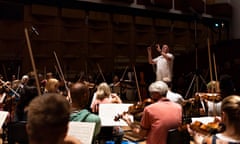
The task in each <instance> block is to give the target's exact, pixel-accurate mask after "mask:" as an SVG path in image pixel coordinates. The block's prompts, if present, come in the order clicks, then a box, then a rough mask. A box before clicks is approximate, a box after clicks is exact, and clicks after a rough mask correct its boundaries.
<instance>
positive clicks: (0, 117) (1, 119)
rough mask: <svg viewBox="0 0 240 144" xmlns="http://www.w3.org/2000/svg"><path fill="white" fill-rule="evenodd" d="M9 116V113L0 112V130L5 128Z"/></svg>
mask: <svg viewBox="0 0 240 144" xmlns="http://www.w3.org/2000/svg"><path fill="white" fill-rule="evenodd" d="M7 115H8V112H7V111H0V128H1V127H2V126H3V123H4V122H5V120H6V118H7Z"/></svg>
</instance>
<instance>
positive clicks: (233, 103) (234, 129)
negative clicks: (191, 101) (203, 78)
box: [188, 95, 240, 144]
mask: <svg viewBox="0 0 240 144" xmlns="http://www.w3.org/2000/svg"><path fill="white" fill-rule="evenodd" d="M239 121H240V96H238V95H231V96H228V97H226V98H224V99H223V101H222V105H221V122H222V123H223V124H224V125H225V130H224V131H223V132H220V133H217V134H214V135H210V136H209V135H208V136H206V135H204V134H202V133H200V132H198V131H196V130H193V129H191V127H190V125H189V128H188V131H189V133H190V134H191V135H192V136H193V138H194V142H195V144H240V129H239V127H240V123H239Z"/></svg>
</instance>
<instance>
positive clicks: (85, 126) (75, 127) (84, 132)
mask: <svg viewBox="0 0 240 144" xmlns="http://www.w3.org/2000/svg"><path fill="white" fill-rule="evenodd" d="M95 124H96V123H94V122H74V121H71V122H69V129H68V135H70V136H74V137H76V138H77V139H79V140H80V141H81V142H82V143H83V144H91V143H92V139H93V134H94V129H95Z"/></svg>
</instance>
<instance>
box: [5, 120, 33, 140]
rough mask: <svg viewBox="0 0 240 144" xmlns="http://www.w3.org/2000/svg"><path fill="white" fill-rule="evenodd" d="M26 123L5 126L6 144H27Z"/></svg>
mask: <svg viewBox="0 0 240 144" xmlns="http://www.w3.org/2000/svg"><path fill="white" fill-rule="evenodd" d="M26 123H27V122H26V121H20V122H10V123H9V124H8V126H7V128H8V131H7V138H8V144H15V143H16V142H17V143H18V144H28V135H27V131H26Z"/></svg>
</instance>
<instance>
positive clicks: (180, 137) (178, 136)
mask: <svg viewBox="0 0 240 144" xmlns="http://www.w3.org/2000/svg"><path fill="white" fill-rule="evenodd" d="M167 144H189V143H186V142H185V140H184V132H180V131H178V129H174V130H170V131H168V137H167Z"/></svg>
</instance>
